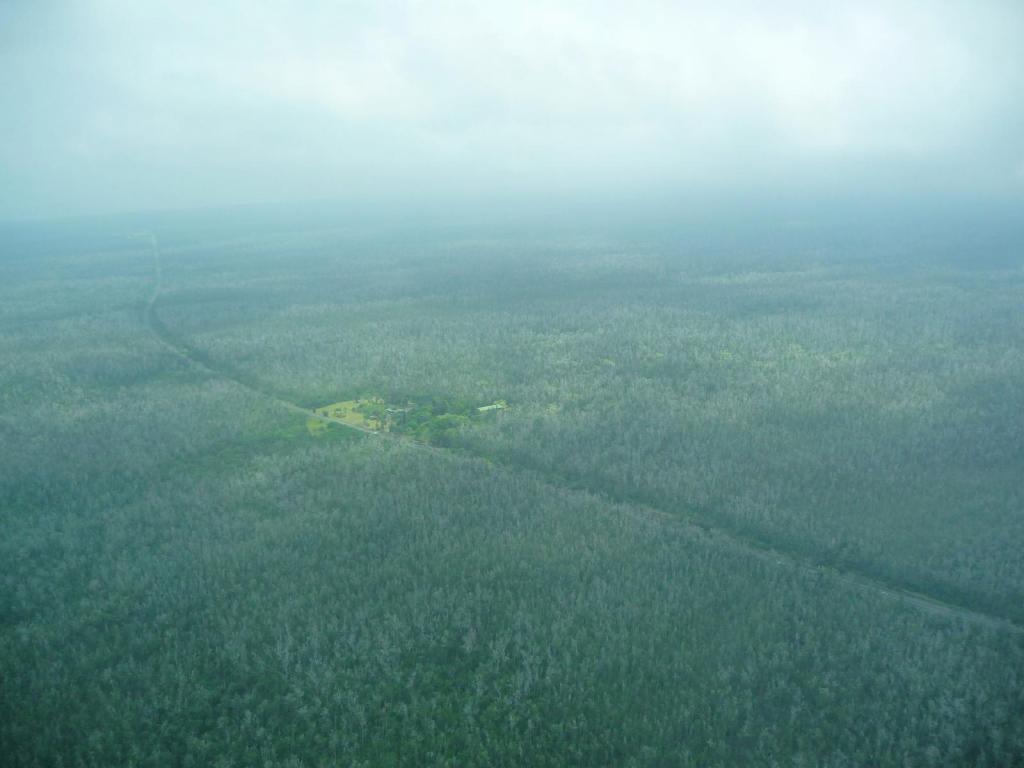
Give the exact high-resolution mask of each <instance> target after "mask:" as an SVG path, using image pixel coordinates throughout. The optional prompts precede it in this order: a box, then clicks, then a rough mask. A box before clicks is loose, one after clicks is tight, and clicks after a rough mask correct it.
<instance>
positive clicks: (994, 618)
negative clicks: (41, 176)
mask: <svg viewBox="0 0 1024 768" xmlns="http://www.w3.org/2000/svg"><path fill="white" fill-rule="evenodd" d="M141 236H142V237H145V238H147V239H148V240H149V243H150V248H151V251H152V257H153V264H154V270H155V274H156V283H155V285H154V287H153V292H152V294H151V295H150V297H149V300H148V301H147V302H146V308H145V312H144V320H145V324H146V326H147V327H148V328H149V329H150V330H151V331H152V332H153V334H154V335H155V336H156V337H157V338H158V339H159V340H160V341H161V342H162V343H163V344H164V345H165V346H166V347H167V348H168V349H170V350H171V351H173V352H174V353H175V354H177V355H178V356H180V357H182V358H184V359H185V360H186V361H187V362H188V363H189V364H190V365H192V366H194V367H196V368H198V369H199V370H202V371H204V372H205V373H207V374H209V375H212V376H216V377H219V378H223V379H228V380H229V381H232V382H233V383H235V384H237V385H238V386H241V387H243V388H245V389H247V390H249V391H250V392H253V393H254V394H257V395H259V396H260V397H262V398H265V399H267V400H270V401H271V402H273V403H275V404H277V405H278V406H280V407H281V408H283V409H285V410H288V411H291V412H292V413H296V414H301V415H302V416H305V417H306V418H310V419H317V420H318V421H321V422H324V423H329V424H337V425H339V426H342V427H345V428H346V429H351V430H355V431H357V432H363V433H365V434H368V435H375V436H377V437H380V438H384V439H393V440H400V439H401V438H399V437H398V436H396V435H391V434H389V433H386V432H378V431H374V430H372V429H367V428H366V427H360V426H358V425H355V424H350V423H348V422H346V421H342V420H341V419H336V418H333V417H331V416H326V415H324V414H322V413H317V412H316V411H314V410H312V409H309V408H304V407H302V406H301V405H298V404H297V403H293V402H291V401H289V400H286V399H284V398H282V397H280V396H279V395H277V394H274V393H273V392H271V391H269V388H267V387H266V386H263V385H261V384H260V383H259V382H257V381H254V380H252V379H250V378H249V377H243V376H241V375H239V374H238V373H237V372H234V371H232V370H230V369H229V368H228V367H227V366H221V365H218V364H217V363H216V362H214V361H211V360H209V358H207V357H206V356H205V355H202V356H200V355H199V354H198V353H197V351H196V350H194V349H193V348H192V347H191V346H189V345H188V344H187V343H186V342H184V341H183V340H182V339H180V338H179V337H177V336H175V335H174V333H173V332H172V331H171V330H170V329H169V328H168V327H167V326H166V325H164V324H163V322H162V321H161V320H160V318H159V316H158V315H157V312H156V306H157V302H158V301H159V299H160V296H161V294H162V293H163V259H162V257H161V252H160V244H159V241H158V240H157V237H156V235H154V234H153V233H151V232H146V233H144V234H142V235H141ZM402 442H403V443H404V444H406V445H409V446H413V447H415V448H417V449H420V450H427V451H433V452H438V453H441V452H450V451H448V449H444V448H438V447H436V446H432V445H427V444H425V443H419V442H415V441H412V440H402ZM455 453H458V452H455ZM467 455H468V454H467ZM476 458H481V457H476ZM501 466H502V467H504V468H506V469H508V470H510V471H513V472H514V471H521V470H522V468H521V467H516V466H514V465H509V464H501ZM545 482H547V483H548V484H549V485H556V483H554V482H552V481H551V480H550V479H545ZM572 490H574V491H576V492H581V489H579V488H577V487H573V488H572ZM582 492H585V493H588V494H590V495H591V496H594V497H596V498H599V499H601V500H603V501H606V502H609V503H613V504H616V505H618V506H620V507H624V508H626V509H628V510H630V511H631V513H632V514H634V515H636V516H637V517H639V518H641V519H645V520H648V521H649V520H651V519H656V520H658V521H660V522H663V523H665V524H667V525H672V526H674V527H676V528H679V529H682V530H685V531H686V532H687V533H688V534H689V535H690V536H692V537H693V538H695V539H699V540H701V541H704V542H708V543H713V544H715V545H717V546H721V547H724V548H726V549H730V550H733V551H736V552H740V553H743V554H745V555H748V556H751V557H756V558H758V559H759V560H762V561H764V562H766V563H769V564H774V565H779V566H788V567H791V568H797V569H799V570H801V571H805V572H809V573H813V574H817V575H819V576H827V577H829V578H832V579H835V580H837V581H839V582H841V583H844V584H846V585H848V586H851V587H854V588H856V589H860V590H865V591H869V592H872V593H874V594H876V595H880V596H882V597H886V598H889V599H891V600H895V601H899V602H902V603H904V604H906V605H910V606H913V607H915V608H917V609H919V610H922V611H924V612H926V613H929V614H932V615H935V616H939V617H942V618H947V619H957V620H961V621H965V622H968V623H970V624H974V625H977V626H983V627H988V628H990V629H996V630H1001V631H1005V632H1011V633H1014V634H1017V635H1024V626H1021V625H1020V624H1017V623H1015V622H1014V621H1012V620H1010V619H1008V618H1005V617H1003V616H998V615H995V614H991V613H986V612H984V611H979V610H975V609H972V608H968V607H966V606H963V605H957V604H955V603H949V602H946V601H944V600H940V599H938V598H936V597H932V596H930V595H927V594H923V593H921V592H917V591H914V590H911V589H907V588H905V587H900V586H898V585H895V584H889V583H886V582H883V581H880V580H878V579H876V578H874V577H871V576H868V575H867V574H864V573H860V572H857V571H853V570H844V569H840V568H837V567H834V566H824V565H820V564H818V563H814V562H811V561H810V560H809V559H807V558H806V557H804V556H802V555H799V554H796V553H793V552H787V551H784V550H779V549H777V548H774V547H771V546H768V545H766V544H762V543H760V542H758V541H756V540H754V539H750V538H746V537H742V536H739V535H737V534H735V533H733V532H730V531H727V530H725V529H723V528H717V527H714V526H710V525H709V524H707V523H705V522H704V521H703V520H701V521H700V522H699V523H698V522H695V521H693V520H691V519H687V518H686V517H683V516H682V515H679V514H673V513H671V512H666V511H665V510H662V509H656V508H654V507H651V506H649V505H646V504H638V503H635V502H630V501H623V500H619V499H614V498H609V497H607V496H606V495H605V494H602V493H599V492H595V491H591V490H587V489H583V491H582Z"/></svg>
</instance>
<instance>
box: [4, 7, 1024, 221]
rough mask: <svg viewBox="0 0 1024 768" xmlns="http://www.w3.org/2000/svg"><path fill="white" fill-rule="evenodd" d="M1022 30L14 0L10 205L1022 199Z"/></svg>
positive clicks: (774, 15)
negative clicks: (729, 197)
mask: <svg viewBox="0 0 1024 768" xmlns="http://www.w3.org/2000/svg"><path fill="white" fill-rule="evenodd" d="M1022 39H1024V6H1021V4H1020V3H1018V2H1014V1H1013V0H1006V1H1005V2H1003V1H1000V0H992V1H984V2H976V1H972V0H931V1H930V2H912V1H907V0H895V1H893V0H867V1H866V2H860V3H832V2H824V3H822V2H806V1H804V0H783V2H776V3H770V4H766V3H757V2H749V1H744V0H730V1H729V2H723V3H714V4H702V3H674V2H650V3H648V2H641V3H628V4H627V3H614V2H597V3H593V2H556V3H548V2H533V1H532V0H526V1H525V2H517V3H489V2H488V3H453V2H438V3H419V2H390V1H388V0H385V1H384V2H344V3H328V2H317V1H316V0H311V1H310V2H283V1H276V2H261V3H252V2H242V1H239V2H232V1H229V2H222V3H202V2H154V3H136V2H126V1H125V0H91V1H89V2H82V3H74V4H60V3H28V2H8V3H4V4H2V5H0V69H2V71H3V72H4V76H3V78H0V105H2V107H3V114H4V120H3V122H2V124H0V168H2V169H3V174H2V180H0V218H8V219H10V218H22V217H26V216H32V217H36V216H63V215H75V214H80V213H111V212H119V211H124V210H144V209H154V208H201V207H206V206H211V205H236V204H244V203H260V202H263V203H266V202H273V203H282V202H306V201H312V200H323V199H337V200H343V201H347V202H356V201H366V200H373V201H388V202H395V203H397V202H400V203H403V204H406V205H415V204H416V203H417V202H421V201H422V200H423V198H425V197H426V198H429V199H437V198H438V197H442V198H449V199H451V200H452V203H453V204H455V202H456V201H459V202H463V203H465V202H469V201H474V200H479V199H481V198H483V199H485V200H487V201H491V200H493V201H499V202H505V203H508V202H509V201H510V199H515V200H518V201H521V202H526V201H529V200H530V199H531V198H532V199H534V200H536V199H538V198H542V199H543V200H544V202H545V203H547V202H549V201H550V202H557V201H560V200H563V199H564V198H565V197H570V198H575V197H582V198H596V199H598V200H601V199H608V198H618V199H623V200H625V199H628V200H630V201H633V203H634V204H635V205H637V206H638V207H641V208H642V205H643V203H642V200H643V198H644V196H645V195H648V194H654V193H659V194H662V195H666V194H668V195H672V196H678V197H683V198H690V199H692V198H695V197H696V198H699V197H701V196H702V195H704V194H707V193H709V192H712V193H716V194H719V195H722V194H723V193H729V192H732V193H739V192H742V193H746V194H747V195H748V196H751V197H753V198H754V199H757V198H760V197H764V198H767V199H773V198H774V197H775V196H777V195H779V194H780V193H781V194H788V195H794V196H797V197H803V198H808V197H809V198H812V199H813V198H816V197H818V196H820V195H842V196H845V195H854V196H858V195H859V196H864V195H879V196H883V197H886V198H888V199H891V198H893V197H897V198H899V197H904V196H910V197H915V196H926V197H934V196H952V197H955V198H957V199H960V200H965V201H967V200H974V199H976V198H979V197H980V198H982V199H984V200H994V199H1012V200H1013V201H1014V202H1017V203H1019V202H1020V200H1021V195H1022V194H1024V98H1022V97H1021V96H1022V94H1024V46H1021V45H1020V41H1021V40H1022ZM637 197H640V200H637V199H636V198H637Z"/></svg>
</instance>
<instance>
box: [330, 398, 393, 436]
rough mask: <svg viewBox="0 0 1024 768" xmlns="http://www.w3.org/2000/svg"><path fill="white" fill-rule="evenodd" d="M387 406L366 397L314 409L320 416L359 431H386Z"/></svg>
mask: <svg viewBox="0 0 1024 768" xmlns="http://www.w3.org/2000/svg"><path fill="white" fill-rule="evenodd" d="M386 409H387V406H386V404H385V403H384V401H383V400H382V399H381V398H379V397H367V398H362V399H360V400H342V401H341V402H338V403H331V404H330V405H324V406H321V407H320V408H316V409H314V410H315V411H316V413H319V414H320V415H321V416H328V417H330V418H332V419H337V420H338V421H343V422H345V423H346V424H349V425H351V426H353V427H359V428H360V429H372V430H374V431H379V430H382V429H383V430H384V431H387V430H388V427H389V419H388V418H387V410H386Z"/></svg>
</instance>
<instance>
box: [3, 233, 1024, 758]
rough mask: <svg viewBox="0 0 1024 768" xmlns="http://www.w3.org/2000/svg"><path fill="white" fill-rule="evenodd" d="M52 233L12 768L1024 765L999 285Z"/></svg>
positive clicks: (9, 538)
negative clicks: (76, 241)
mask: <svg viewBox="0 0 1024 768" xmlns="http://www.w3.org/2000/svg"><path fill="white" fill-rule="evenodd" d="M54 226H56V225H54ZM43 234H45V233H42V234H40V242H41V243H42V244H41V245H39V246H38V247H37V248H34V249H33V248H29V249H27V250H25V252H24V253H21V252H17V253H10V254H7V255H4V256H3V257H2V258H0V270H3V274H2V276H0V277H3V278H4V279H0V307H2V312H0V359H2V360H3V361H4V365H3V367H0V452H2V455H0V526H2V528H0V529H2V530H3V532H4V535H3V536H0V562H3V563H4V568H2V569H0V755H2V756H3V759H2V760H0V762H4V764H5V765H12V766H41V765H61V764H63V765H82V766H104V767H106V766H119V765H139V766H181V765H211V766H216V765H265V766H281V767H282V768H283V767H285V766H288V768H295V766H321V765H353V766H355V765H360V766H399V765H404V766H413V765H451V766H455V765H461V766H485V765H486V766H492V765H494V766H500V765H509V766H511V765H515V766H523V765H531V766H532V765H537V766H566V765H579V766H594V765H623V766H628V765H633V766H738V765H752V766H770V765H778V766H791V765H792V766H796V765H814V766H861V765H872V766H874V765H878V766H908V765H913V766H929V765H935V766H950V765H971V766H992V767H993V768H995V767H996V766H1014V765H1024V719H1022V718H1021V717H1020V715H1019V713H1020V712H1024V634H1022V633H1021V632H1019V631H1014V630H1013V628H1012V626H1011V625H1007V624H1004V623H1001V620H1004V619H1005V620H1011V621H1016V622H1017V623H1018V624H1020V623H1021V622H1024V610H1022V606H1024V525H1022V522H1024V518H1022V510H1024V503H1022V502H1024V497H1022V486H1021V482H1020V478H1021V477H1024V441H1022V440H1021V439H1020V437H1021V435H1022V434H1024V386H1022V382H1024V354H1022V353H1021V350H1022V349H1024V313H1022V312H1020V308H1021V306H1022V299H1024V270H1022V269H1021V268H1020V266H1019V265H1017V264H1012V265H1006V264H998V265H993V266H989V267H982V266H979V265H978V264H972V265H970V267H968V266H967V265H965V264H960V263H958V262H956V261H955V260H950V259H946V260H944V261H940V260H939V259H937V258H931V257H928V258H925V257H922V256H920V254H921V253H923V252H925V251H927V250H928V248H929V247H930V244H929V243H927V242H925V243H912V244H911V245H909V246H907V247H906V249H905V251H904V252H903V253H902V255H901V256H900V259H894V257H893V256H892V253H891V251H886V252H883V253H879V254H873V253H871V252H866V253H864V254H860V255H858V256H857V258H853V257H851V256H849V255H834V254H832V253H831V252H829V251H821V250H816V251H813V252H812V251H810V250H809V249H804V250H801V249H800V248H798V247H797V245H796V244H792V243H788V242H783V243H780V244H776V245H774V246H773V248H767V247H758V248H754V247H750V248H747V247H746V246H743V245H742V244H740V245H737V246H735V248H734V250H735V251H736V253H735V254H727V255H717V256H716V257H715V258H710V257H700V258H698V256H693V257H688V256H681V255H678V254H679V250H680V248H679V247H675V246H673V245H672V244H671V243H669V244H666V243H665V242H644V243H637V242H633V241H629V240H626V239H621V240H617V241H615V242H608V243H606V244H602V243H595V242H593V241H587V242H586V243H585V244H580V243H581V241H573V240H569V239H552V240H550V241H541V240H532V241H531V240H526V239H521V238H520V239H515V240H510V241H502V240H495V239H490V240H483V239H481V238H467V239H466V240H458V239H456V238H455V237H454V236H446V237H445V239H438V240H435V241H432V240H430V239H429V238H428V237H426V236H425V235H424V236H422V237H421V236H419V235H417V238H416V240H415V242H413V241H410V240H409V239H403V238H402V237H401V236H400V235H399V234H392V235H383V234H380V233H378V234H376V235H374V236H373V237H369V236H367V237H361V236H358V235H357V234H354V233H353V232H351V231H345V232H343V233H330V232H324V231H317V232H310V233H307V232H301V231H292V232H287V233H282V234H280V235H278V236H275V237H270V236H265V235H263V236H260V237H258V238H253V239H247V238H246V237H245V233H244V232H233V233H230V236H228V235H225V234H221V235H218V236H216V237H214V236H213V235H211V234H210V233H209V232H207V231H200V230H198V229H192V228H191V225H190V223H189V220H188V219H185V218H182V219H174V218H171V217H169V218H168V219H167V221H165V222H164V225H163V229H161V230H160V231H159V232H158V234H159V236H160V243H161V251H162V260H163V270H162V271H163V281H164V282H163V285H162V290H161V293H160V297H159V300H158V301H157V303H156V306H155V313H156V319H155V321H154V322H156V323H158V327H157V330H158V331H159V333H154V332H153V328H152V327H150V326H148V325H147V320H146V316H145V315H146V313H145V312H144V311H143V308H144V307H145V304H146V302H147V301H148V299H149V297H150V295H151V291H152V289H153V272H152V267H153V260H152V255H151V254H150V252H149V251H148V250H146V249H143V246H142V245H140V239H139V238H131V237H121V236H120V235H119V234H117V233H112V234H111V235H110V236H109V237H99V236H97V237H94V238H93V239H91V240H86V241H82V242H81V244H80V245H79V246H78V247H77V248H76V249H75V250H74V251H73V252H67V251H51V250H50V249H49V246H45V244H46V243H49V242H51V241H50V240H47V239H45V238H43ZM25 242H31V239H30V238H26V239H25ZM44 246H45V247H44ZM893 247H895V246H893ZM730 248H733V246H730ZM698 250H699V249H698ZM720 250H721V249H720ZM748 253H756V256H747V255H746V254H748ZM801 253H807V254H808V255H806V256H800V255H799V254H801ZM794 254H797V255H794ZM69 265H73V266H74V269H73V270H72V269H70V268H69ZM182 351H184V353H185V354H184V355H183V354H182ZM190 358H191V360H190ZM339 397H349V398H351V399H349V400H344V401H340V402H336V401H337V400H338V398H339ZM282 399H284V400H287V401H288V402H291V403H295V404H297V405H299V406H302V408H308V409H314V408H315V409H316V410H317V411H320V412H323V411H326V412H327V415H329V416H330V417H331V418H332V419H334V418H336V419H338V420H339V421H341V422H343V423H344V424H350V425H352V426H359V427H363V428H365V429H369V430H378V431H380V432H381V433H383V432H384V431H385V430H386V431H388V432H390V433H393V434H392V436H391V437H389V436H387V435H384V434H377V435H373V434H362V433H360V432H359V431H357V430H354V429H349V428H346V426H343V424H339V423H334V422H330V421H324V420H322V419H319V418H314V417H312V416H310V415H309V414H308V411H307V412H305V413H303V412H302V411H301V410H299V409H289V408H287V407H284V406H283V405H282V402H281V400H282ZM506 401H507V402H506ZM323 403H331V405H326V406H325V405H321V404H323ZM508 403H511V404H512V405H511V406H510V407H499V406H507V404H508ZM393 437H396V438H399V439H392V438H393ZM403 438H404V439H403ZM422 443H429V444H430V446H431V447H429V448H427V447H424V445H422ZM689 523H695V524H696V525H691V524H689ZM701 531H704V533H702V532H701ZM815 563H817V564H822V565H823V566H827V567H821V568H816V567H813V565H812V564H815ZM844 572H845V573H849V574H852V576H851V577H850V578H845V577H844V576H843V573H844ZM853 576H855V577H856V578H853ZM879 585H891V586H893V587H896V588H902V589H911V590H918V591H920V592H922V593H924V594H926V595H928V596H930V597H932V598H935V599H937V600H939V601H943V602H944V603H946V604H947V605H945V606H943V605H939V606H938V608H937V609H936V610H935V611H932V612H929V611H925V610H921V608H920V607H919V606H918V605H915V604H912V603H908V602H906V601H902V600H900V599H898V598H894V597H893V596H891V595H887V594H885V593H884V592H883V591H881V590H879V589H878V588H877V587H878V586H879ZM972 612H974V613H972Z"/></svg>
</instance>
